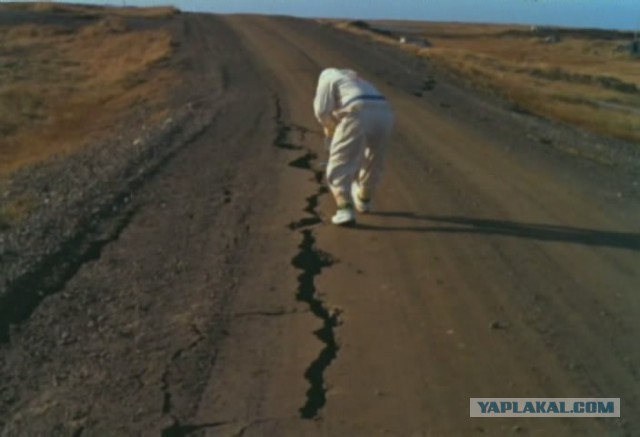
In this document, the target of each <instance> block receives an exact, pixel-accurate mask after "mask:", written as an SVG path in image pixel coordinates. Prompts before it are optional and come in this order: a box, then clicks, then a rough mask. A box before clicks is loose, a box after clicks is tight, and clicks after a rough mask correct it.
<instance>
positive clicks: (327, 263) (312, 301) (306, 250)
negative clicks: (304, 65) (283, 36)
mask: <svg viewBox="0 0 640 437" xmlns="http://www.w3.org/2000/svg"><path fill="white" fill-rule="evenodd" d="M275 102H276V117H275V121H276V126H277V128H278V130H277V135H276V139H275V142H274V145H275V146H277V147H282V145H289V143H288V136H289V133H290V132H291V131H292V127H291V125H287V124H285V123H284V121H283V120H282V107H281V104H280V100H279V99H278V98H277V96H276V98H275ZM296 128H297V130H298V131H299V132H300V133H301V134H300V138H301V140H304V139H305V138H306V134H307V133H309V132H311V131H309V130H303V129H306V128H301V127H300V126H296ZM311 133H316V132H311ZM295 147H296V150H304V149H303V147H301V146H295ZM285 148H290V147H285ZM316 159H317V155H316V154H315V153H313V152H312V151H310V150H307V151H306V153H305V154H304V155H302V156H301V157H299V158H297V159H294V160H293V161H291V162H290V163H289V166H291V167H294V168H298V169H301V170H307V171H310V172H312V173H313V181H314V182H315V183H316V184H318V189H317V190H316V192H315V193H314V194H312V195H310V196H309V197H307V198H306V199H305V200H306V205H305V208H304V209H303V211H304V212H305V213H306V214H308V216H307V217H303V218H301V219H299V220H296V221H294V222H292V223H290V224H289V225H288V227H289V229H291V230H292V231H298V232H299V233H300V234H301V235H302V241H301V242H300V245H299V246H298V248H299V251H298V253H297V254H296V255H295V256H294V257H293V259H292V260H291V264H292V265H293V266H294V267H295V268H296V269H298V270H301V273H300V274H299V275H298V292H297V294H296V299H297V300H298V302H303V303H305V304H307V305H308V306H309V309H310V310H311V312H312V313H313V315H315V316H316V317H317V318H318V319H320V320H321V321H322V327H321V328H320V329H318V330H316V331H315V332H314V334H315V336H316V337H317V338H318V339H319V340H320V341H321V342H322V344H323V345H324V347H323V348H322V350H321V351H320V353H319V354H318V357H317V358H316V359H315V360H313V362H311V363H310V364H309V367H308V368H307V370H306V371H305V373H304V376H305V378H306V380H307V381H308V382H309V389H308V390H307V394H306V395H307V396H306V397H307V398H306V402H305V404H304V405H303V406H302V407H300V409H299V413H300V417H302V418H303V419H314V418H315V417H317V416H318V414H319V412H320V410H321V409H322V408H323V407H324V406H325V405H326V403H327V387H326V384H325V379H324V373H325V370H326V369H327V368H328V367H329V366H330V365H331V363H332V362H333V360H335V359H336V357H337V356H338V349H339V347H338V343H337V341H336V335H335V329H336V327H337V326H338V325H339V323H340V321H339V316H340V313H339V311H331V310H330V309H329V308H328V307H327V305H326V303H325V302H324V301H323V300H322V299H321V298H320V297H319V295H318V290H317V288H316V285H315V279H316V277H317V276H319V275H320V274H321V273H322V271H323V270H324V269H326V268H329V267H331V266H332V265H333V264H335V262H336V261H335V259H334V258H333V257H332V256H331V255H330V254H328V253H326V252H323V251H322V250H319V249H318V248H317V247H316V238H315V236H314V234H313V232H312V231H311V230H310V229H308V228H309V227H310V226H314V225H317V224H319V223H322V219H321V218H320V215H319V213H318V211H317V207H318V203H319V198H320V196H322V195H323V194H325V193H326V192H327V191H328V190H327V188H326V187H325V186H324V185H323V184H322V178H323V172H322V171H319V170H316V169H314V168H313V165H312V162H313V161H314V160H316Z"/></svg>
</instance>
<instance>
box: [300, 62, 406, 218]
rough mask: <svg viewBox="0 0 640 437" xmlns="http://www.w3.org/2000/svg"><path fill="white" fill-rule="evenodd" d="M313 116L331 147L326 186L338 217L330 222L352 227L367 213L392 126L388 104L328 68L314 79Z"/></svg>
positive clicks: (352, 76) (349, 74)
mask: <svg viewBox="0 0 640 437" xmlns="http://www.w3.org/2000/svg"><path fill="white" fill-rule="evenodd" d="M313 107H314V112H315V116H316V118H317V119H318V121H319V122H320V124H321V125H322V126H323V127H324V132H325V135H326V136H327V138H329V141H330V147H329V162H328V164H327V182H328V184H329V188H330V189H331V193H332V194H333V196H334V198H335V201H336V204H337V208H338V209H337V212H336V214H335V215H334V216H333V217H332V219H331V222H332V223H333V224H335V225H341V226H345V225H351V224H354V223H355V221H356V211H357V212H359V213H363V214H366V213H368V212H370V210H371V199H372V197H373V195H374V194H375V189H376V187H377V186H378V184H379V182H380V179H381V176H382V170H383V167H384V161H385V157H386V148H387V142H388V140H389V137H390V135H391V131H392V128H393V122H394V114H393V111H392V109H391V107H390V105H389V103H388V102H387V99H386V98H385V97H384V96H383V95H382V94H381V93H380V92H379V91H378V90H377V89H376V88H375V87H374V86H373V85H372V84H371V83H369V82H367V81H366V80H364V79H362V78H361V77H359V76H358V74H357V73H356V72H355V71H353V70H347V69H337V68H327V69H325V70H323V71H322V73H321V74H320V78H319V79H318V87H317V90H316V95H315V99H314V103H313Z"/></svg>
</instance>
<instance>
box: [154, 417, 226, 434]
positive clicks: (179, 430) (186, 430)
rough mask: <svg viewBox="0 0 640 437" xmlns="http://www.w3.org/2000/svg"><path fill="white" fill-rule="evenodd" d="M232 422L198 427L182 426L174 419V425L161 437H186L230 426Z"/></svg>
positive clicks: (165, 430) (199, 425)
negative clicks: (204, 430) (197, 432)
mask: <svg viewBox="0 0 640 437" xmlns="http://www.w3.org/2000/svg"><path fill="white" fill-rule="evenodd" d="M229 423H230V422H212V423H202V424H198V425H189V424H182V423H181V422H180V421H179V420H178V419H176V418H175V417H174V418H173V424H172V425H171V426H169V427H167V428H165V429H163V430H162V433H161V434H160V436H161V437H186V436H188V435H190V434H192V433H194V432H196V431H200V430H203V429H211V428H218V427H221V426H225V425H228V424H229Z"/></svg>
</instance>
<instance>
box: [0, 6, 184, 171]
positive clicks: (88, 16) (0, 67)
mask: <svg viewBox="0 0 640 437" xmlns="http://www.w3.org/2000/svg"><path fill="white" fill-rule="evenodd" d="M7 9H9V10H14V11H15V10H24V11H27V12H29V11H35V12H39V13H57V14H64V16H66V17H67V18H66V20H67V21H69V22H70V23H65V21H64V20H60V21H59V22H58V23H56V24H52V25H35V24H18V25H3V26H0V134H1V136H0V176H6V175H7V174H8V173H10V172H12V171H15V170H17V169H19V168H21V167H22V166H25V165H29V164H34V163H37V162H40V161H42V160H44V159H46V158H48V157H50V156H51V155H54V154H60V153H66V152H70V151H72V150H74V149H75V148H77V147H80V146H82V145H83V144H85V143H87V142H88V141H97V140H99V139H100V138H101V137H103V136H104V135H106V134H109V133H110V132H109V129H110V127H111V126H113V125H114V123H116V122H117V120H118V118H119V117H122V116H123V115H124V114H125V113H126V111H125V110H127V109H130V108H131V107H132V106H135V105H139V104H143V103H144V104H153V103H155V102H157V101H162V99H163V98H164V95H165V92H164V90H165V89H166V88H167V85H168V84H170V83H171V82H172V81H175V80H176V77H175V76H174V74H173V73H172V72H170V71H166V70H163V69H162V68H160V67H159V65H160V64H161V63H162V61H163V60H167V59H168V58H169V57H170V56H171V55H172V52H173V50H174V47H173V46H172V40H171V36H170V35H169V33H168V32H166V31H164V30H155V29H154V30H147V29H136V28H131V27H130V26H129V25H128V24H127V22H126V21H125V20H124V18H123V17H137V16H139V17H159V18H162V17H165V16H168V15H170V14H172V13H173V12H172V10H171V9H169V8H162V9H159V8H158V9H149V10H147V9H142V10H137V9H124V10H118V9H114V10H113V11H111V10H102V9H97V8H86V7H80V6H77V7H74V6H67V5H64V6H63V5H54V4H52V3H36V4H30V5H27V4H23V5H0V12H1V11H2V10H7ZM74 21H76V22H77V23H75V24H74V23H73V22H74Z"/></svg>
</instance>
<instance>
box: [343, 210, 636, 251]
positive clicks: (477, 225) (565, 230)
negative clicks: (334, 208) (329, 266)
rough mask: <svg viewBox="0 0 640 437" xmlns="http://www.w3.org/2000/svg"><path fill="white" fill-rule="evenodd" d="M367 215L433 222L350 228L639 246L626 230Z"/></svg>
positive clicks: (398, 214)
mask: <svg viewBox="0 0 640 437" xmlns="http://www.w3.org/2000/svg"><path fill="white" fill-rule="evenodd" d="M371 215H372V216H377V217H393V218H402V219H411V220H417V221H424V222H431V223H433V224H432V225H431V226H381V225H370V224H363V223H358V224H357V225H356V226H355V227H354V229H359V230H371V231H389V232H433V233H450V234H481V235H499V236H508V237H519V238H529V239H532V240H540V241H557V242H565V243H575V244H583V245H586V246H601V247H614V248H620V249H631V250H640V234H637V233H630V232H615V231H600V230H595V229H582V228H572V227H568V226H554V225H543V224H535V223H517V222H511V221H505V220H490V219H477V218H469V217H452V216H433V215H418V214H415V213H412V212H378V213H372V214H371Z"/></svg>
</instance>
